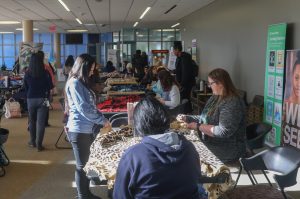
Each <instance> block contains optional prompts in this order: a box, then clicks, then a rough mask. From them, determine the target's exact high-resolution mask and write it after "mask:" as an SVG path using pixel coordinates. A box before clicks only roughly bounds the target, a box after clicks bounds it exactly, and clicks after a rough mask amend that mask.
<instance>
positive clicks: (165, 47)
mask: <svg viewBox="0 0 300 199" xmlns="http://www.w3.org/2000/svg"><path fill="white" fill-rule="evenodd" d="M172 46H173V42H162V49H163V50H171V47H172Z"/></svg>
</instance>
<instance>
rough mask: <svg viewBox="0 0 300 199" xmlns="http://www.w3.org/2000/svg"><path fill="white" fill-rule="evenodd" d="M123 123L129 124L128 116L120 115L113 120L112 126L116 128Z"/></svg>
mask: <svg viewBox="0 0 300 199" xmlns="http://www.w3.org/2000/svg"><path fill="white" fill-rule="evenodd" d="M122 125H128V117H119V118H115V119H114V120H112V121H111V127H113V128H116V127H120V126H122Z"/></svg>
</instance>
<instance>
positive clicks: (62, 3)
mask: <svg viewBox="0 0 300 199" xmlns="http://www.w3.org/2000/svg"><path fill="white" fill-rule="evenodd" d="M57 1H58V2H59V3H60V4H61V5H62V6H63V7H64V8H65V9H66V11H68V12H70V9H69V8H68V6H67V5H66V4H65V3H64V2H63V1H62V0H57Z"/></svg>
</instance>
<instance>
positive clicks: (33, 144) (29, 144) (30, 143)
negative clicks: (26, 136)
mask: <svg viewBox="0 0 300 199" xmlns="http://www.w3.org/2000/svg"><path fill="white" fill-rule="evenodd" d="M28 146H29V147H32V148H35V147H36V144H35V143H32V142H31V141H29V142H28Z"/></svg>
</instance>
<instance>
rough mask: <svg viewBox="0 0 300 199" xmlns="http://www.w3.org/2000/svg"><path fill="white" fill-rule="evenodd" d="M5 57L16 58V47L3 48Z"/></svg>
mask: <svg viewBox="0 0 300 199" xmlns="http://www.w3.org/2000/svg"><path fill="white" fill-rule="evenodd" d="M3 56H4V57H15V46H3Z"/></svg>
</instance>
